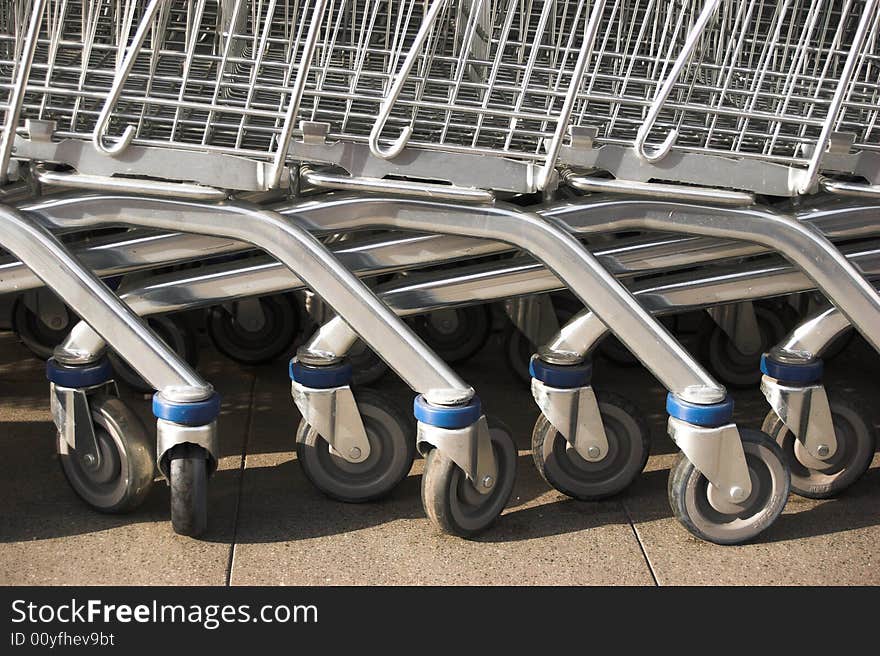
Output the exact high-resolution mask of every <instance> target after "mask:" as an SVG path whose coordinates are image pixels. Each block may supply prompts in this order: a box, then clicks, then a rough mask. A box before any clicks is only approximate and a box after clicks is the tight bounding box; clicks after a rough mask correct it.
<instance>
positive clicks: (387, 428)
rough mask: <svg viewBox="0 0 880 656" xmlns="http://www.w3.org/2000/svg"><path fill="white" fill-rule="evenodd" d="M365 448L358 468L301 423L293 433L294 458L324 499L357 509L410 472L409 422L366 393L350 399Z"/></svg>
mask: <svg viewBox="0 0 880 656" xmlns="http://www.w3.org/2000/svg"><path fill="white" fill-rule="evenodd" d="M355 399H356V401H357V407H358V410H359V411H360V413H361V418H362V419H363V422H364V428H365V429H366V431H367V439H368V440H369V442H370V455H369V456H368V457H367V459H366V460H364V461H363V462H358V463H352V462H348V461H347V460H345V459H344V458H342V457H340V456H339V455H337V454H335V453H333V452H332V451H331V450H330V445H329V444H328V443H327V442H326V441H325V440H324V438H322V437H321V436H320V435H318V434H317V433H316V432H315V430H314V429H313V428H312V427H311V426H310V425H309V424H307V423H306V422H305V421H300V424H299V429H298V430H297V432H296V455H297V459H298V460H299V462H300V465H301V466H302V470H303V473H304V474H305V475H306V478H308V479H309V480H310V481H311V482H312V483H313V484H314V485H315V487H317V488H318V489H319V490H321V491H322V492H323V493H324V494H326V495H327V496H329V497H331V498H333V499H337V500H338V501H345V502H348V503H363V502H366V501H373V500H375V499H379V498H381V497H384V496H386V495H387V494H388V493H389V492H391V490H393V489H394V488H395V487H396V486H397V485H398V484H399V483H400V482H401V481H402V480H403V479H404V478H406V476H407V474H409V470H410V469H411V468H412V463H413V459H414V458H415V455H416V447H415V443H416V435H415V429H414V426H413V422H412V420H411V419H410V418H409V417H408V416H407V415H406V414H405V413H403V412H402V411H400V410H399V409H398V408H396V407H394V406H392V405H391V404H390V403H389V402H388V401H387V400H386V399H384V398H383V397H382V396H381V395H379V394H376V393H374V392H370V391H369V390H361V391H358V392H357V394H356V395H355Z"/></svg>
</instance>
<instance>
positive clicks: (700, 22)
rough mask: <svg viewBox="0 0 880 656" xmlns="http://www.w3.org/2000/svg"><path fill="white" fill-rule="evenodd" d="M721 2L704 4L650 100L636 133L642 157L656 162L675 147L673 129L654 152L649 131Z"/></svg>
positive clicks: (712, 0)
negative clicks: (664, 77) (667, 73)
mask: <svg viewBox="0 0 880 656" xmlns="http://www.w3.org/2000/svg"><path fill="white" fill-rule="evenodd" d="M720 4H721V0H709V1H708V2H706V4H705V5H703V9H702V11H701V12H700V16H699V17H698V18H697V22H696V23H694V26H693V28H691V31H690V32H688V35H687V39H685V43H684V46H683V47H682V50H681V52H680V53H679V55H678V57H676V59H675V63H674V64H673V65H672V70H671V71H670V72H669V75H668V76H667V77H666V79H665V80H664V81H663V85H662V86H661V87H660V90H659V91H658V92H657V96H656V97H655V98H654V101H653V102H652V103H651V107H650V109H648V115H647V116H646V117H645V122H644V123H643V124H642V127H640V128H639V131H638V132H637V133H636V140H635V143H634V146H635V149H636V155H638V157H639V159H641V160H644V161H646V162H650V163H651V164H653V163H654V162H659V161H660V160H661V159H663V158H664V157H666V156H667V155H668V154H669V151H670V150H672V146H673V145H674V144H675V140H676V139H677V138H678V130H676V129H674V128H673V129H672V130H671V131H670V132H669V134H668V135H666V138H665V139H664V140H663V143H661V144H660V145H659V146H656V147H654V148H652V150H651V152H649V151H648V150H647V149H646V146H647V140H648V133H650V132H651V130H652V129H653V128H654V123H656V122H657V117H659V116H660V112H661V111H662V110H663V105H664V103H666V101H667V100H669V96H670V95H671V94H672V88H673V87H674V86H675V83H676V82H677V81H678V76H679V75H681V71H682V69H683V68H684V65H685V64H686V63H687V61H688V60H689V59H690V58H691V55H693V53H694V49H695V48H696V47H697V43H698V42H699V40H700V37H701V36H702V34H703V30H705V29H706V25H707V24H708V23H709V20H711V18H712V17H713V16H714V15H715V12H716V11H717V9H718V6H719V5H720Z"/></svg>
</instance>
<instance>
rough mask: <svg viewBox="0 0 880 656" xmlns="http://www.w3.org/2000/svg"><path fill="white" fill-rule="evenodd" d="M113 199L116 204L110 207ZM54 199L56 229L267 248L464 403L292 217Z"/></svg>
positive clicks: (354, 322) (394, 361)
mask: <svg viewBox="0 0 880 656" xmlns="http://www.w3.org/2000/svg"><path fill="white" fill-rule="evenodd" d="M111 198H112V199H113V201H112V202H113V204H115V208H111V207H110V206H108V199H111ZM93 200H94V204H91V206H90V203H89V202H88V199H87V198H86V199H68V200H67V201H65V200H63V199H58V200H49V201H47V202H45V203H43V204H42V205H40V207H39V211H40V213H41V214H42V215H43V217H44V218H45V219H46V220H47V221H49V222H51V223H53V224H54V225H57V226H68V227H71V226H76V227H93V226H98V225H108V224H109V225H113V224H125V225H136V226H144V227H151V228H158V229H162V230H181V231H186V232H196V233H200V234H207V235H214V236H222V237H229V238H231V239H236V240H239V241H242V242H246V243H250V244H253V245H255V246H257V247H258V248H260V249H262V250H264V251H266V252H267V253H269V254H270V255H272V256H273V257H275V258H276V259H278V260H279V261H281V262H282V263H283V264H285V265H286V266H287V267H288V268H289V269H290V270H291V271H295V272H296V275H297V276H299V277H300V278H301V279H302V280H303V281H305V282H306V283H307V284H308V285H309V287H311V288H312V289H313V290H314V291H315V292H316V293H317V294H318V295H319V296H321V297H322V298H323V299H324V301H326V302H327V304H328V305H330V306H331V307H332V308H333V309H334V310H335V311H336V312H337V313H338V314H339V315H340V316H342V317H343V318H344V319H345V320H346V321H347V322H348V323H349V324H350V325H351V326H352V327H353V328H354V329H355V330H356V331H357V332H358V334H359V335H360V336H361V338H362V339H363V340H364V342H366V343H367V344H368V345H370V346H371V347H372V348H373V350H375V351H376V353H378V354H379V355H380V356H382V357H383V359H386V361H387V362H388V365H389V366H390V367H391V368H392V369H393V370H394V371H395V372H396V373H397V374H398V375H399V376H400V377H401V378H402V379H403V380H405V381H406V382H407V383H408V384H409V385H410V386H411V387H412V388H413V389H414V390H417V391H418V392H420V393H428V392H429V391H431V390H450V391H454V392H455V393H456V394H457V397H456V398H460V399H461V400H462V401H466V400H467V399H468V398H470V396H472V395H473V389H472V388H471V387H470V386H468V385H467V384H466V383H465V382H464V381H462V380H461V378H459V377H458V375H457V374H456V373H455V372H454V371H452V369H451V368H450V367H449V366H448V365H447V364H446V363H445V362H443V360H441V359H440V358H439V357H438V356H437V355H436V354H435V353H433V352H432V351H431V350H430V349H428V348H427V347H426V346H425V345H424V344H423V343H422V342H421V340H420V339H419V338H418V337H417V336H416V334H415V333H414V332H413V331H412V330H411V329H410V328H409V327H408V326H407V325H406V324H404V323H403V322H401V321H400V320H399V319H398V318H397V316H396V315H395V314H394V313H393V312H391V310H389V309H388V307H387V306H386V305H384V304H383V303H382V302H380V301H379V300H378V299H377V298H376V297H375V295H374V294H373V293H372V292H371V291H370V290H369V289H368V288H367V287H365V286H364V285H363V283H361V282H360V281H358V280H357V278H355V277H354V275H353V274H352V273H351V272H349V271H348V270H347V269H346V268H345V267H343V266H342V265H341V264H340V263H339V262H338V261H337V260H336V259H335V258H334V257H333V256H332V255H331V254H330V253H328V252H327V250H326V248H325V247H324V245H323V244H321V243H320V242H319V241H318V240H317V239H316V238H315V237H314V236H312V235H311V234H310V233H309V232H308V231H307V230H306V229H305V228H303V227H301V226H300V225H299V224H298V223H297V222H295V221H294V219H293V218H286V217H284V216H282V215H280V214H278V213H276V212H272V211H269V210H265V209H260V208H258V207H254V206H250V205H245V204H232V203H227V204H217V205H205V204H201V203H193V202H188V201H172V200H166V199H158V198H154V199H144V198H135V197H130V196H115V197H114V196H100V197H97V198H95V199H93Z"/></svg>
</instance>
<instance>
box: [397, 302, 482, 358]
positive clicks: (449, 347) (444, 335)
mask: <svg viewBox="0 0 880 656" xmlns="http://www.w3.org/2000/svg"><path fill="white" fill-rule="evenodd" d="M441 312H445V313H448V314H450V315H453V316H449V317H448V324H449V325H448V326H446V325H445V324H446V323H447V322H442V321H439V320H438V319H439V318H441V316H442V315H440V314H439V313H432V314H427V315H424V316H420V317H415V318H414V319H413V320H412V324H413V328H414V330H415V331H416V334H418V335H419V337H421V338H422V339H423V340H424V342H425V343H426V344H427V345H428V346H430V347H431V349H432V350H433V351H434V352H436V353H437V355H439V356H440V357H441V358H442V359H443V360H445V361H446V362H449V363H452V364H455V363H458V362H463V361H465V360H468V359H469V358H471V357H473V356H474V355H476V354H477V353H478V352H479V351H480V349H482V348H483V346H485V345H486V342H487V341H488V339H489V335H490V333H491V329H492V321H491V316H490V313H489V306H488V305H471V306H467V307H460V308H452V309H450V310H445V311H441Z"/></svg>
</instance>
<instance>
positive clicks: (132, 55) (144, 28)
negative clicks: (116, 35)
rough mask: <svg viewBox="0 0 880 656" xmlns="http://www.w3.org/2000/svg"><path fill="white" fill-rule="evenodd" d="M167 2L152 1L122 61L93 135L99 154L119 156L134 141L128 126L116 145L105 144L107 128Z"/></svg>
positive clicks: (132, 133) (130, 128)
mask: <svg viewBox="0 0 880 656" xmlns="http://www.w3.org/2000/svg"><path fill="white" fill-rule="evenodd" d="M165 2H166V0H150V4H148V5H147V8H146V9H145V10H144V15H143V17H142V18H141V22H140V23H139V24H138V28H137V31H136V32H135V34H134V38H133V39H132V41H131V43H130V44H129V46H128V48H127V49H126V52H125V58H124V59H123V60H122V65H121V66H120V67H119V69H118V70H117V71H116V75H115V76H114V78H113V85H112V86H111V87H110V91H109V93H108V94H107V100H106V101H105V102H104V106H103V107H102V108H101V113H100V114H99V115H98V120H97V122H96V123H95V131H94V132H93V133H92V143H93V144H94V146H95V149H96V150H97V151H98V152H101V153H103V154H105V155H109V156H110V157H113V156H114V155H119V154H120V153H121V152H122V151H124V150H125V149H126V148H128V146H129V144H131V141H132V139H134V132H135V129H134V128H133V127H132V126H131V125H127V126H125V130H124V131H123V133H122V136H121V137H120V138H119V140H118V141H117V142H116V143H115V144H112V145H107V144H106V143H104V139H105V138H106V136H107V128H108V127H109V125H110V115H111V114H112V113H113V107H114V106H115V105H116V103H117V102H118V101H119V97H120V96H121V95H122V88H123V87H124V86H125V83H126V82H127V81H128V76H129V75H131V71H132V69H133V68H134V63H135V61H136V60H137V56H138V52H139V51H140V49H141V48H142V47H143V45H144V40H145V39H146V38H147V32H148V31H149V30H150V23H151V22H152V21H153V18H155V16H156V13H157V12H158V11H159V8H160V7H161V6H162V5H163V4H164V3H165Z"/></svg>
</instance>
